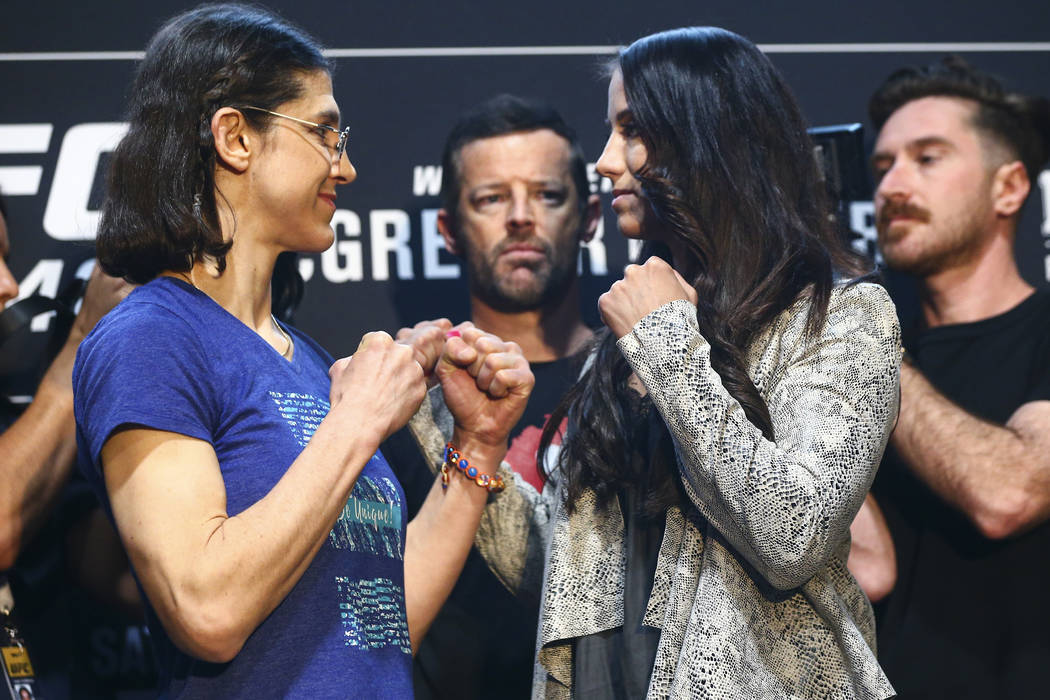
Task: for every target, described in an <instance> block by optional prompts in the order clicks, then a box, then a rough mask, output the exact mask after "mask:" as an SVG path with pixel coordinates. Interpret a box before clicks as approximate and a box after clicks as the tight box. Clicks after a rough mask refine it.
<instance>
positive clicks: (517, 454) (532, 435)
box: [506, 413, 569, 491]
mask: <svg viewBox="0 0 1050 700" xmlns="http://www.w3.org/2000/svg"><path fill="white" fill-rule="evenodd" d="M550 417H551V416H550V414H549V413H548V414H547V415H545V416H544V417H543V425H546V424H547V421H548V420H549V419H550ZM568 423H569V419H568V418H564V419H562V422H561V427H560V428H558V432H557V433H555V435H554V439H553V440H552V441H551V444H552V445H560V444H561V437H562V435H564V434H565V426H566V425H568ZM542 434H543V427H542V426H535V425H530V426H528V427H526V428H525V429H524V430H522V431H521V432H520V433H518V435H517V436H516V437H515V438H514V439H513V440H511V441H510V449H508V450H507V457H506V460H507V463H508V464H510V466H511V467H512V468H513V469H514V471H516V472H518V473H519V474H521V478H523V479H525V481H527V482H529V483H530V484H532V485H533V486H534V487H536V490H537V491H541V490H543V482H544V481H545V479H544V478H543V475H542V474H541V473H540V470H539V469H537V468H536V453H537V452H539V449H540V436H541V435H542Z"/></svg>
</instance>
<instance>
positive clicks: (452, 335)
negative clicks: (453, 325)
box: [445, 331, 460, 338]
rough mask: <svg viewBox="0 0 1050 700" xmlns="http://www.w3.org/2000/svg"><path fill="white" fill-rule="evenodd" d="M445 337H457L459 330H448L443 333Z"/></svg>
mask: <svg viewBox="0 0 1050 700" xmlns="http://www.w3.org/2000/svg"><path fill="white" fill-rule="evenodd" d="M445 337H446V338H458V337H460V334H459V331H449V332H448V333H445Z"/></svg>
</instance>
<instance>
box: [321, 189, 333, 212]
mask: <svg viewBox="0 0 1050 700" xmlns="http://www.w3.org/2000/svg"><path fill="white" fill-rule="evenodd" d="M317 196H318V198H319V199H323V200H324V201H326V202H328V203H329V204H331V205H332V209H335V195H334V194H328V193H327V192H322V193H321V194H319V195H317Z"/></svg>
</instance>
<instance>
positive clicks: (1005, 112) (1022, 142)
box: [868, 55, 1050, 183]
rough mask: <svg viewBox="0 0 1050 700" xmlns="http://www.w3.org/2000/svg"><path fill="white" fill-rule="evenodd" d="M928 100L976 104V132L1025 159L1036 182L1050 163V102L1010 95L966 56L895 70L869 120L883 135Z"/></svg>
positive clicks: (870, 107) (875, 98)
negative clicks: (900, 115)
mask: <svg viewBox="0 0 1050 700" xmlns="http://www.w3.org/2000/svg"><path fill="white" fill-rule="evenodd" d="M923 97H960V98H963V99H966V100H971V101H973V102H974V103H976V105H977V111H976V112H975V113H974V117H973V125H974V127H976V128H977V129H978V130H980V131H981V132H983V133H984V134H986V135H987V136H990V137H991V138H992V139H994V140H995V141H996V142H997V144H999V145H1001V146H1003V147H1005V148H1006V149H1008V150H1009V152H1010V155H1011V156H1012V157H1014V158H1017V159H1018V160H1020V161H1021V162H1022V163H1023V164H1024V168H1025V171H1026V172H1027V173H1028V178H1029V180H1031V181H1032V182H1033V183H1034V182H1035V179H1036V177H1038V175H1039V171H1040V170H1041V169H1042V167H1043V165H1044V164H1045V163H1046V161H1047V158H1050V101H1047V100H1046V99H1045V98H1042V97H1031V96H1027V95H1022V94H1019V93H1013V92H1007V91H1006V89H1005V88H1004V87H1003V85H1002V83H1001V82H1000V81H999V80H998V79H997V78H995V77H994V76H992V75H991V74H989V73H985V72H984V71H981V70H979V69H977V68H975V67H973V66H972V65H970V64H969V63H968V62H967V61H966V60H965V59H963V58H962V57H960V56H955V55H952V56H945V57H944V58H943V59H942V60H941V61H939V62H938V63H934V64H932V65H929V66H910V67H907V68H901V69H899V70H897V71H894V72H893V73H892V74H890V76H889V77H888V78H887V79H886V81H885V82H884V83H883V84H882V85H881V86H880V87H879V89H878V90H876V91H875V94H874V95H872V97H871V100H870V101H869V102H868V115H869V116H870V117H871V121H872V124H874V125H875V128H876V130H881V129H882V127H883V125H884V124H885V123H886V121H887V120H888V119H889V118H890V116H892V115H893V113H894V112H896V111H897V110H898V109H900V108H901V107H903V106H904V105H906V104H907V103H909V102H912V101H914V100H918V99H921V98H923Z"/></svg>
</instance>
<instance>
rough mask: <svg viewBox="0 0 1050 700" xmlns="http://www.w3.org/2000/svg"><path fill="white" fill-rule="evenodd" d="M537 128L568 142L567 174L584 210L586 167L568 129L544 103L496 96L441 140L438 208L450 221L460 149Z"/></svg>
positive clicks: (587, 188) (587, 185) (453, 212)
mask: <svg viewBox="0 0 1050 700" xmlns="http://www.w3.org/2000/svg"><path fill="white" fill-rule="evenodd" d="M540 129H550V130H551V131H553V132H554V133H556V134H557V135H558V136H561V137H562V138H563V139H565V140H566V141H568V142H569V172H570V174H571V175H572V181H573V183H575V185H576V196H577V198H578V200H579V202H578V204H579V207H580V210H581V211H582V210H583V209H585V208H586V207H587V198H588V196H590V192H591V186H590V182H589V180H588V179H587V164H586V161H585V159H584V157H583V149H582V148H581V147H580V142H579V139H577V138H576V132H575V131H574V130H573V129H572V127H570V126H569V125H568V124H566V123H565V120H564V119H562V118H561V115H560V114H558V112H557V110H555V109H554V108H553V107H551V106H550V105H548V104H545V103H543V102H538V101H535V100H529V99H525V98H522V97H517V96H515V95H497V96H496V97H493V98H491V99H488V100H486V101H485V102H482V103H481V104H480V105H478V106H477V107H474V108H472V109H470V110H467V111H466V112H464V113H463V114H462V115H460V117H459V119H458V120H457V121H456V123H455V124H454V125H453V127H452V131H450V132H449V134H448V139H446V141H445V152H444V154H443V155H442V156H441V205H442V206H443V207H444V208H445V211H447V212H448V213H449V215H450V216H451V217H452V219H453V220H455V218H456V210H457V209H458V207H459V193H460V185H461V181H462V172H461V163H460V159H459V154H460V152H461V151H462V150H463V147H464V146H466V145H467V144H468V143H472V142H474V141H478V140H481V139H487V138H492V137H494V136H505V135H507V134H516V133H520V132H522V131H539V130H540Z"/></svg>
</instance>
